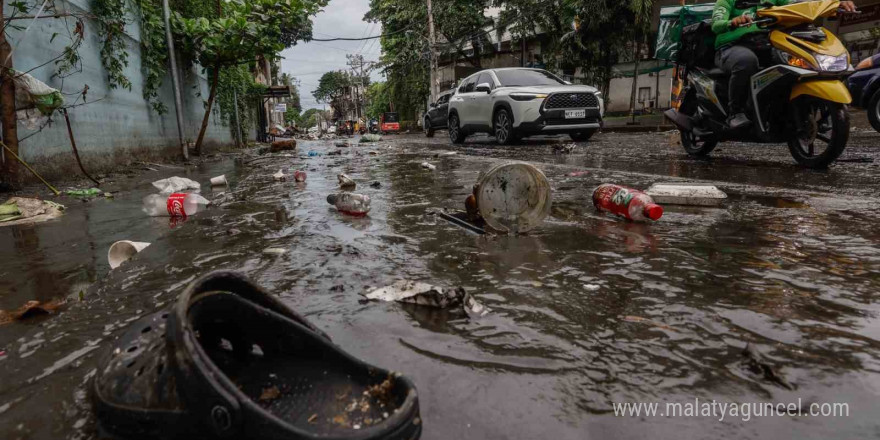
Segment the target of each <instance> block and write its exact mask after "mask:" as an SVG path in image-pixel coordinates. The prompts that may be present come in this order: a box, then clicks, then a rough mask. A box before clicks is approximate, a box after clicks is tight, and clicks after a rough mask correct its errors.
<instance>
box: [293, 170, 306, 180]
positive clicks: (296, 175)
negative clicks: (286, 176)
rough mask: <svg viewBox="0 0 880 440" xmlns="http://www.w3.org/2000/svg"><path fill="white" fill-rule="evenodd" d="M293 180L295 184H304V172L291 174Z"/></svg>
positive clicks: (297, 171) (298, 171)
mask: <svg viewBox="0 0 880 440" xmlns="http://www.w3.org/2000/svg"><path fill="white" fill-rule="evenodd" d="M293 180H294V181H296V182H305V181H306V172H305V171H300V170H296V171H294V172H293Z"/></svg>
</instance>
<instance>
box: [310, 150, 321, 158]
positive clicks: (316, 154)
mask: <svg viewBox="0 0 880 440" xmlns="http://www.w3.org/2000/svg"><path fill="white" fill-rule="evenodd" d="M320 155H321V153H319V152H317V151H315V150H311V151H309V157H318V156H320Z"/></svg>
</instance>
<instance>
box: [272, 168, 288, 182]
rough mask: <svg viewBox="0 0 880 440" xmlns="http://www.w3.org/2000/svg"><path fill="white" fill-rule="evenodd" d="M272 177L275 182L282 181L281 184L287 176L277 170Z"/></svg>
mask: <svg viewBox="0 0 880 440" xmlns="http://www.w3.org/2000/svg"><path fill="white" fill-rule="evenodd" d="M272 177H273V178H274V179H275V180H278V181H282V182H283V181H285V180H287V175H286V174H284V170H278V172H277V173H275V174H273V175H272Z"/></svg>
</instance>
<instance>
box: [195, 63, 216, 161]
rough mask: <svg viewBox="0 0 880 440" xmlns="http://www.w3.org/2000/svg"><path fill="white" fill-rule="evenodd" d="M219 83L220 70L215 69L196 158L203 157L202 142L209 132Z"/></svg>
mask: <svg viewBox="0 0 880 440" xmlns="http://www.w3.org/2000/svg"><path fill="white" fill-rule="evenodd" d="M218 82H220V69H219V68H215V69H214V70H213V71H211V92H210V93H209V94H208V106H207V108H205V117H204V118H203V119H202V128H201V129H200V130H199V138H198V139H197V140H196V156H201V155H202V141H204V140H205V132H206V131H208V120H210V119H211V108H212V107H213V106H214V98H215V97H216V96H217V83H218Z"/></svg>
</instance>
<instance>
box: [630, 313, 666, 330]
mask: <svg viewBox="0 0 880 440" xmlns="http://www.w3.org/2000/svg"><path fill="white" fill-rule="evenodd" d="M623 320H624V321H626V322H636V323H640V324H647V325H650V326H653V327H657V328H662V329H663V330H669V331H671V332H677V331H678V330H676V329H674V328H672V327H670V326H668V325H666V324H663V323H662V322H657V321H654V320H651V319H648V318H642V317H641V316H624V317H623Z"/></svg>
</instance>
